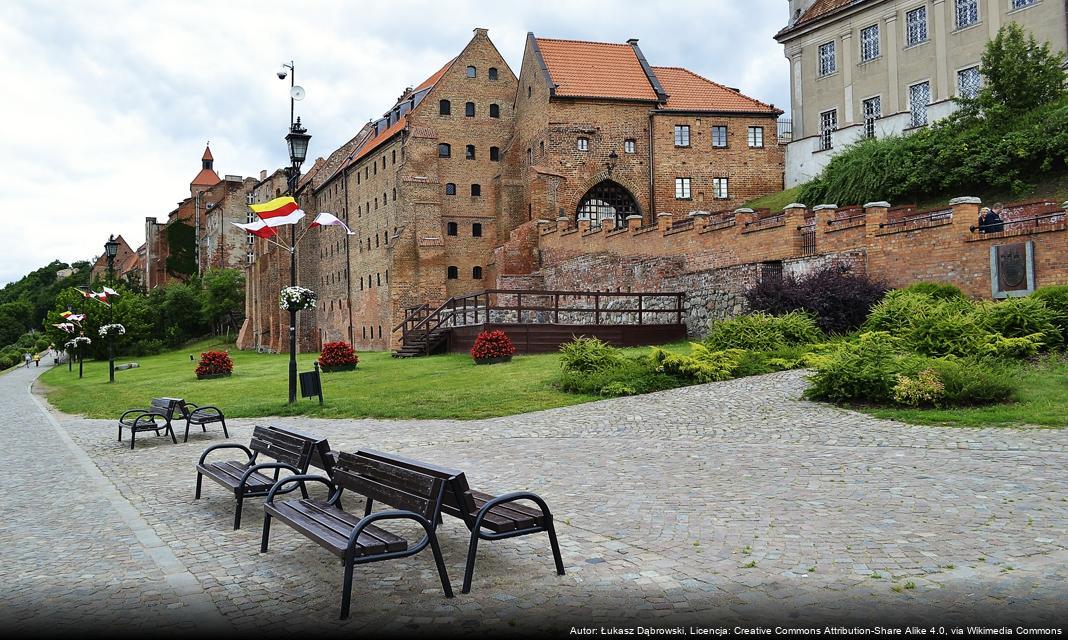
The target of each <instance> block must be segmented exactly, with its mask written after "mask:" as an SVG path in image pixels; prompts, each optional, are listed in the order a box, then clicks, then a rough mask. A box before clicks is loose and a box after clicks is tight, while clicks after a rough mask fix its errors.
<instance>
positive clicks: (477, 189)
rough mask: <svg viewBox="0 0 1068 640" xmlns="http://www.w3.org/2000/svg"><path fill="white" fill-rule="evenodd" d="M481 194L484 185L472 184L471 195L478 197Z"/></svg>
mask: <svg viewBox="0 0 1068 640" xmlns="http://www.w3.org/2000/svg"><path fill="white" fill-rule="evenodd" d="M481 195H482V185H480V184H473V185H471V197H473V198H476V197H479V196H481Z"/></svg>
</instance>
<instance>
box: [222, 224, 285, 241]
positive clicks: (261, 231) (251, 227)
mask: <svg viewBox="0 0 1068 640" xmlns="http://www.w3.org/2000/svg"><path fill="white" fill-rule="evenodd" d="M230 224H232V225H234V226H235V227H240V228H242V229H244V230H245V231H248V232H249V233H251V234H252V235H254V236H256V237H257V238H270V237H271V236H275V235H278V232H277V231H275V230H274V227H269V226H267V223H266V222H264V221H263V220H257V221H255V222H249V223H247V224H241V223H239V222H231V223H230Z"/></svg>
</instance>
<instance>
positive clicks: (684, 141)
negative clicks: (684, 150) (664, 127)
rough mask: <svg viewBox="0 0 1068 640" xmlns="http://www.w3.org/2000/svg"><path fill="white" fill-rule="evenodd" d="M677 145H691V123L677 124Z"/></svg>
mask: <svg viewBox="0 0 1068 640" xmlns="http://www.w3.org/2000/svg"><path fill="white" fill-rule="evenodd" d="M675 146H676V147H688V146H690V125H688V124H677V125H675Z"/></svg>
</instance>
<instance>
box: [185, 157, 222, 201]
mask: <svg viewBox="0 0 1068 640" xmlns="http://www.w3.org/2000/svg"><path fill="white" fill-rule="evenodd" d="M214 164H215V158H214V157H212V155H211V147H210V146H205V147H204V155H203V156H202V157H201V158H200V173H198V174H197V177H195V178H193V181H192V182H190V183H189V195H190V196H196V194H198V193H203V192H205V191H207V190H208V189H210V188H212V187H214V186H215V185H217V184H219V183H220V182H222V179H221V178H219V174H217V173H215V169H214V168H213V166H214Z"/></svg>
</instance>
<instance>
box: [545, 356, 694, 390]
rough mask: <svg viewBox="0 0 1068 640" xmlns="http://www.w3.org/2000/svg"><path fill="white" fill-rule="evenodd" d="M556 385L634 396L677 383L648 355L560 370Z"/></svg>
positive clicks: (562, 387)
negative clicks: (598, 366)
mask: <svg viewBox="0 0 1068 640" xmlns="http://www.w3.org/2000/svg"><path fill="white" fill-rule="evenodd" d="M557 384H558V386H559V387H560V388H561V389H563V390H564V391H567V392H570V393H585V394H588V395H603V396H617V395H635V394H639V393H651V392H653V391H663V390H664V389H673V388H675V387H678V386H680V384H681V382H680V381H679V380H677V379H676V378H673V377H671V376H669V375H666V374H664V373H662V372H658V371H656V370H655V369H654V368H653V366H652V363H651V362H650V361H649V359H648V357H645V356H643V357H639V358H626V357H624V358H622V359H621V360H619V361H618V362H616V363H615V364H613V365H612V366H609V367H604V368H601V369H597V370H594V371H568V370H564V371H563V372H562V373H561V375H560V378H559V380H558V383H557Z"/></svg>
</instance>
